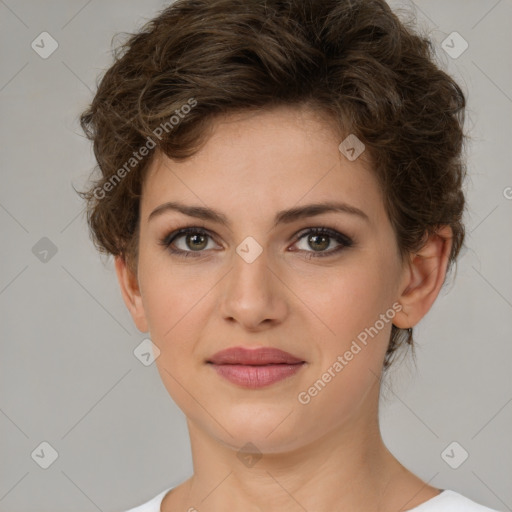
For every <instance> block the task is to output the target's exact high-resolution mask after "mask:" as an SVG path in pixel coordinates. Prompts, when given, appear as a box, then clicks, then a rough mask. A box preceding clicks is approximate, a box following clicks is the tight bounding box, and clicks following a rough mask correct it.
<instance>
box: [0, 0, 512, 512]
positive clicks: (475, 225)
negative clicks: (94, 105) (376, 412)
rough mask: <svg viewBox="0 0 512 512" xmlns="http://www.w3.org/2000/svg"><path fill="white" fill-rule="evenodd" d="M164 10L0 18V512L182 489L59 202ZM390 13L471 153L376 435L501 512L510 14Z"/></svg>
mask: <svg viewBox="0 0 512 512" xmlns="http://www.w3.org/2000/svg"><path fill="white" fill-rule="evenodd" d="M166 4H167V2H163V1H157V0H145V1H144V2H143V1H142V0H139V1H135V0H130V1H127V0H123V1H121V0H108V1H102V2H100V1H98V0H89V1H87V0H72V1H70V0H67V1H64V0H47V1H44V2H41V1H36V0H21V1H15V0H0V34H1V36H0V38H1V44H0V52H1V63H2V65H1V68H0V102H1V103H0V104H1V119H2V122H1V128H0V130H1V132H0V139H1V141H2V144H1V147H2V152H1V172H2V182H1V188H0V226H1V229H2V243H1V244H0V254H1V269H0V315H1V324H0V325H1V327H0V329H1V340H2V343H1V358H0V361H1V370H0V375H1V381H0V382H1V386H0V429H1V439H2V443H1V448H0V449H1V453H0V460H1V461H2V463H1V464H0V512H6V511H9V512H31V511H38V512H41V511H53V512H59V511H67V512H74V511H95V510H101V511H105V512H107V511H116V510H123V509H127V508H129V507H132V506H135V505H137V504H139V503H141V502H143V501H146V500H148V499H149V498H151V497H152V496H154V495H156V494H157V493H159V492H160V491H162V490H163V489H165V488H166V487H168V486H171V485H177V484H178V483H180V482H182V481H183V480H185V479H186V478H188V476H189V475H190V474H191V471H192V465H191V457H190V453H189V442H188V436H187V431H186V424H185V419H184V416H183V414H182V413H181V411H180V410H179V409H178V408H177V407H176V405H175V404H174V403H173V402H172V400H171V399H170V397H169V395H168V394H167V391H166V390H165V388H164V387H163V385H162V384H161V382H160V378H159V375H158V373H157V370H156V367H155V365H154V364H152V365H151V366H144V365H143V364H142V363H141V362H140V361H139V360H138V359H137V358H136V357H135V356H134V353H133V351H134V349H135V348H136V347H137V346H138V345H139V344H140V343H141V341H142V340H143V339H144V338H146V335H145V334H144V333H140V332H139V331H138V330H137V329H136V328H135V326H134V325H133V323H132V319H131V317H130V316H129V313H128V311H127V310H126V308H125V306H124V303H123V301H122V298H121V294H120V292H119V289H118V284H117V281H116V277H115V273H114V270H113V265H112V261H111V260H110V259H108V260H105V259H104V260H102V259H101V258H100V257H99V255H98V254H97V253H96V252H95V249H94V247H93V245H92V243H91V242H90V240H89V238H88V232H87V227H86V223H85V218H84V216H83V213H82V208H83V204H82V203H81V201H80V198H79V197H78V196H77V195H76V194H75V192H74V191H73V189H72V184H73V185H75V187H76V188H79V189H81V188H82V185H83V184H84V183H85V181H86V180H87V178H88V177H89V175H90V172H91V170H92V169H93V168H94V166H95V161H94V159H93V154H92V150H91V147H90V145H89V142H88V141H86V140H85V138H84V137H83V135H82V133H81V131H80V128H79V125H78V114H79V113H80V111H81V110H83V109H84V108H85V107H86V105H87V103H88V102H89V101H90V100H91V98H92V91H93V90H94V89H95V83H96V77H97V76H98V74H99V73H100V72H101V71H102V70H104V69H105V68H106V67H108V65H109V64H110V62H111V56H110V42H111V38H112V36H113V35H114V34H115V33H117V32H122V31H129V32H131V31H134V30H136V29H137V28H138V27H140V26H141V24H142V23H143V22H144V21H146V20H148V19H149V18H151V17H152V16H153V15H155V14H156V13H157V10H159V9H160V8H162V7H163V6H165V5H166ZM392 5H393V6H399V5H403V6H405V7H408V8H410V9H413V10H414V12H415V13H416V16H417V21H418V25H419V27H420V28H421V29H424V30H428V31H429V32H430V34H431V37H432V39H433V40H434V41H435V43H436V48H437V50H438V52H437V53H438V55H439V61H440V63H441V65H442V66H443V67H444V68H445V69H447V70H448V71H449V72H450V73H452V74H453V75H454V76H455V77H456V78H458V79H459V81H460V82H461V84H462V86H463V88H464V90H465V92H466V93H468V97H469V108H468V123H467V127H468V129H469V130H470V133H471V136H472V141H471V144H470V145H469V146H468V149H467V155H468V158H469V173H470V178H469V179H468V182H467V197H468V201H469V209H468V213H467V216H466V222H467V231H468V236H467V246H468V247H467V249H466V250H464V252H463V254H462V257H461V259H460V262H459V265H458V270H457V275H456V279H455V280H453V278H452V280H451V281H450V282H449V283H448V284H447V285H446V287H445V289H444V290H443V291H442V293H441V296H440V297H439V299H438V300H437V302H436V304H435V305H434V307H433V309H432V310H431V312H430V314H429V315H428V316H427V318H426V319H425V320H424V321H423V322H422V323H421V324H420V326H419V327H418V328H416V338H417V346H418V348H417V353H418V364H417V368H416V369H415V368H414V367H413V365H412V364H410V363H408V362H405V363H404V364H402V365H401V366H399V367H397V368H395V370H394V373H393V375H392V378H391V379H390V380H389V382H390V383H391V384H392V386H393V388H392V389H388V388H387V381H386V383H385V385H384V387H385V390H386V393H385V394H386V400H384V401H383V402H382V407H381V425H382V432H383V436H384V440H385V442H386V444H387V445H388V447H389V449H390V450H391V451H392V452H393V453H394V454H395V455H396V456H397V457H398V459H399V460H400V461H401V462H402V463H403V464H404V465H405V466H407V467H408V468H410V469H411V470H412V471H413V472H415V473H416V474H418V475H419V476H420V477H421V478H423V479H424V480H426V481H428V482H429V483H430V484H431V485H434V486H436V487H440V488H450V489H453V490H456V491H458V492H460V493H462V494H465V495H466V496H468V497H470V498H471V499H474V500H476V501H479V502H481V503H483V504H486V505H488V506H490V507H493V508H496V509H498V510H502V511H505V510H512V485H511V482H512V447H511V442H510V432H511V428H510V427H511V425H512V382H511V378H510V361H512V344H511V340H512V314H511V313H512V286H511V284H512V265H511V256H512V237H511V234H512V233H511V230H510V225H511V223H510V219H511V214H512V200H511V199H510V198H511V197H512V189H511V188H507V187H512V174H511V172H510V144H511V140H512V130H511V122H510V119H511V113H512V112H511V111H512V80H511V78H512V77H511V66H510V50H511V42H512V36H511V30H510V20H511V19H512V2H511V1H510V0H500V1H496V0H492V1H490V0H486V1H484V0H471V1H468V0H456V1H455V0H452V1H450V2H446V1H441V0H430V1H417V2H416V3H415V4H413V3H412V2H407V1H403V2H393V4H392ZM43 31H47V32H49V33H50V34H51V36H52V37H53V38H54V39H55V40H56V41H57V42H58V45H59V46H58V48H57V50H56V51H55V52H54V53H53V54H52V55H51V56H50V57H49V58H47V59H43V58H41V57H40V56H39V55H38V54H37V53H36V52H35V51H34V50H33V49H32V48H31V43H32V41H34V40H35V39H36V38H37V36H39V34H40V33H41V32H43ZM453 31H457V32H458V33H460V34H461V35H462V37H463V38H464V39H465V40H466V41H467V42H468V44H469V47H468V49H467V50H466V51H465V52H464V53H463V54H462V55H460V56H459V57H458V58H452V57H450V56H449V55H448V54H447V53H446V52H445V51H444V50H443V48H442V41H443V40H445V39H446V38H447V36H449V34H451V33H452V32H453ZM448 41H449V40H448ZM457 44H459V43H457ZM455 49H457V47H456V48H455ZM507 62H509V64H507ZM507 196H508V198H507ZM44 237H46V238H47V239H49V240H50V241H51V243H50V242H49V241H48V240H46V239H44V240H42V241H41V239H42V238H44ZM52 244H53V245H52ZM34 246H35V249H34ZM53 246H55V247H54V250H55V249H56V250H57V252H56V253H55V254H52V251H51V247H53ZM44 249H46V250H49V252H48V253H44V252H42V251H43V250H44ZM406 361H407V360H406ZM43 441H46V442H48V443H49V444H50V445H51V446H52V447H53V448H54V449H55V450H56V451H57V453H58V458H57V459H56V460H55V462H53V464H52V465H51V466H50V467H48V468H47V469H43V468H42V467H40V466H39V465H38V463H36V460H39V461H41V460H42V458H44V457H42V456H41V457H40V458H39V459H38V458H37V457H36V456H34V458H33V457H32V456H31V454H32V453H33V452H34V450H36V448H38V447H39V445H40V443H42V442H43ZM453 441H457V442H458V443H459V444H460V445H461V446H462V447H463V448H464V449H465V450H466V451H467V452H468V453H469V457H468V459H467V460H466V461H465V462H464V463H463V464H461V465H460V466H459V467H458V468H457V469H453V468H452V467H450V466H449V465H448V464H447V463H446V462H445V460H443V458H442V456H441V453H442V452H443V451H444V450H445V448H446V447H447V446H448V445H449V444H450V443H452V442H453ZM39 451H40V449H39ZM36 453H37V450H36ZM460 453H461V452H460V449H459V448H457V449H456V450H455V451H454V455H455V458H457V457H460ZM48 454H49V452H48V450H47V451H46V454H45V457H48ZM47 460H48V459H47ZM312 470H314V468H312Z"/></svg>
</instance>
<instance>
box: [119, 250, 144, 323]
mask: <svg viewBox="0 0 512 512" xmlns="http://www.w3.org/2000/svg"><path fill="white" fill-rule="evenodd" d="M114 263H115V269H116V274H117V279H118V281H119V286H120V288H121V295H122V296H123V300H124V303H125V304H126V307H127V308H128V311H129V312H130V314H131V315H132V318H133V321H134V323H135V325H136V327H137V329H138V330H139V331H140V332H148V323H147V319H146V313H145V311H144V307H143V304H142V297H141V293H140V288H139V283H138V280H137V276H136V275H134V273H133V272H132V271H131V270H130V269H129V268H128V266H127V264H126V261H125V260H124V259H123V258H122V257H121V256H116V257H115V258H114Z"/></svg>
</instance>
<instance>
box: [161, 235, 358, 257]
mask: <svg viewBox="0 0 512 512" xmlns="http://www.w3.org/2000/svg"><path fill="white" fill-rule="evenodd" d="M189 234H191V235H206V236H209V237H210V238H212V237H211V235H210V234H209V233H208V231H207V230H205V229H204V228H198V227H187V228H182V229H179V230H176V231H173V232H172V233H169V234H168V235H166V236H165V237H164V238H163V239H161V240H160V241H159V244H160V245H163V246H164V247H165V248H166V249H168V250H169V252H171V253H172V254H174V255H176V256H178V257H180V258H188V257H192V258H200V257H202V256H203V254H202V253H204V250H203V251H183V250H181V249H175V248H173V247H172V243H173V242H174V241H175V240H177V239H178V238H179V237H180V236H182V235H189ZM311 234H313V235H326V236H328V237H330V238H333V239H334V240H335V241H336V242H338V243H339V244H340V245H339V246H338V247H337V248H335V249H333V250H330V251H321V252H318V251H303V250H298V252H306V253H310V256H306V258H307V259H311V258H325V257H328V256H332V255H334V254H337V253H339V252H340V251H342V250H343V249H345V248H348V247H352V246H353V245H354V242H353V240H352V239H351V238H349V237H348V236H346V235H344V234H343V233H340V232H338V231H336V230H333V229H330V228H327V227H316V228H308V229H307V230H306V231H301V232H300V233H298V234H297V238H296V240H295V242H294V244H296V243H297V242H299V241H300V240H302V239H303V238H305V237H306V236H308V235H311Z"/></svg>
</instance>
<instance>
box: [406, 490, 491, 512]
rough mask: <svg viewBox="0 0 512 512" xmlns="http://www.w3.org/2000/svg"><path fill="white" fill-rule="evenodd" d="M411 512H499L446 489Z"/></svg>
mask: <svg viewBox="0 0 512 512" xmlns="http://www.w3.org/2000/svg"><path fill="white" fill-rule="evenodd" d="M409 512H499V511H498V510H495V509H492V508H488V507H486V506H484V505H480V503H477V502H476V501H473V500H470V499H469V498H467V497H466V496H463V495H462V494H459V493H458V492H456V491H452V490H450V489H445V490H444V491H443V492H442V493H441V494H438V495H437V496H435V497H434V498H432V499H430V500H428V501H426V502H425V503H422V504H421V505H419V506H418V507H415V508H413V509H411V510H410V511H409Z"/></svg>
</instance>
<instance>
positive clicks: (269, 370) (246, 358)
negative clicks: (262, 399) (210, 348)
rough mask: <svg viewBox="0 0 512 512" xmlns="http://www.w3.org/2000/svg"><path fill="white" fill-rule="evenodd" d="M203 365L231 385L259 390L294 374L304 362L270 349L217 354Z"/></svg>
mask: <svg viewBox="0 0 512 512" xmlns="http://www.w3.org/2000/svg"><path fill="white" fill-rule="evenodd" d="M207 363H209V364H211V365H212V366H213V368H214V369H215V370H216V371H217V373H218V374H219V375H221V376H222V377H224V378H226V379H227V380H229V381H231V382H233V383H234V384H238V385H240V386H243V387H246V388H259V387H263V386H268V385H270V384H273V383H274V382H278V381H280V380H282V379H285V378H286V377H289V376H291V375H293V374H295V373H296V372H298V371H299V370H300V369H301V368H302V366H303V365H304V363H305V361H304V360H303V359H299V358H298V357H295V356H293V355H292V354H289V353H288V352H283V351H282V350H278V349H275V348H272V347H263V348H256V349H246V348H243V347H233V348H229V349H226V350H222V351H220V352H217V353H216V354H215V355H214V356H212V357H211V358H210V359H209V360H208V361H207Z"/></svg>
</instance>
